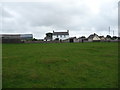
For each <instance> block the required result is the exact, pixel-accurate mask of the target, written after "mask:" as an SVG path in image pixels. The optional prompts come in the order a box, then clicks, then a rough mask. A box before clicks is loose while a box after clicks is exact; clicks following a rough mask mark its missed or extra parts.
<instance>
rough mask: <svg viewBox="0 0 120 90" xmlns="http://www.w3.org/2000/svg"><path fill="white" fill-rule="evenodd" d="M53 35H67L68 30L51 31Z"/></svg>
mask: <svg viewBox="0 0 120 90" xmlns="http://www.w3.org/2000/svg"><path fill="white" fill-rule="evenodd" d="M53 35H69V33H68V32H53Z"/></svg>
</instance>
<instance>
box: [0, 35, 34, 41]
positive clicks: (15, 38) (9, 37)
mask: <svg viewBox="0 0 120 90" xmlns="http://www.w3.org/2000/svg"><path fill="white" fill-rule="evenodd" d="M0 37H1V38H2V43H21V42H22V41H24V40H29V39H32V38H33V35H32V34H1V35H0Z"/></svg>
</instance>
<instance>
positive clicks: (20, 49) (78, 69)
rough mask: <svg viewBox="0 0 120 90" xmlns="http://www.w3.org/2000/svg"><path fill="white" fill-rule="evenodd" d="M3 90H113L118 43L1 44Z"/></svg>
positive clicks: (116, 67) (116, 76)
mask: <svg viewBox="0 0 120 90" xmlns="http://www.w3.org/2000/svg"><path fill="white" fill-rule="evenodd" d="M2 63H3V64H2V70H3V77H2V80H3V82H2V84H3V88H117V87H118V43H113V42H95V43H46V44H45V43H37V44H3V45H2Z"/></svg>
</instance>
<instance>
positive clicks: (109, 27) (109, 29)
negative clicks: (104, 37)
mask: <svg viewBox="0 0 120 90" xmlns="http://www.w3.org/2000/svg"><path fill="white" fill-rule="evenodd" d="M109 35H110V26H109Z"/></svg>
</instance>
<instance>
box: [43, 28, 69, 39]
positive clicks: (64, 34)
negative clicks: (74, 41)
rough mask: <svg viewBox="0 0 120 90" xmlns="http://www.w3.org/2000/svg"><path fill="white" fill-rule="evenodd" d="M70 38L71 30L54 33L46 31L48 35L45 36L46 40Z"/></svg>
mask: <svg viewBox="0 0 120 90" xmlns="http://www.w3.org/2000/svg"><path fill="white" fill-rule="evenodd" d="M68 38H69V30H67V32H54V31H53V33H46V37H45V38H44V41H52V40H57V41H61V40H66V39H68Z"/></svg>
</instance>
